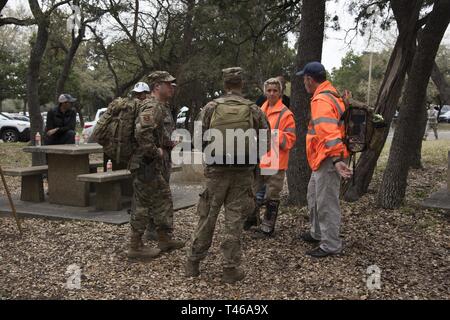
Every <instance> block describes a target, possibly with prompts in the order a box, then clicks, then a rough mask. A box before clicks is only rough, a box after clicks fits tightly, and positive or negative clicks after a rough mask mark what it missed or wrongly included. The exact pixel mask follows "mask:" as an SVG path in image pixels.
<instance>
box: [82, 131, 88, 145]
mask: <svg viewBox="0 0 450 320" xmlns="http://www.w3.org/2000/svg"><path fill="white" fill-rule="evenodd" d="M87 143H88V135H87V134H86V133H85V134H83V144H87Z"/></svg>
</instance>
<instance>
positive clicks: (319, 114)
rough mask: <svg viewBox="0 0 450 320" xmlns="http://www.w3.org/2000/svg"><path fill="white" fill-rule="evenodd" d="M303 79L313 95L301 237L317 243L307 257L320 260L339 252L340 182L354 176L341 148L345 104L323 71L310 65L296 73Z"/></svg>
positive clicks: (315, 64)
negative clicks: (306, 225)
mask: <svg viewBox="0 0 450 320" xmlns="http://www.w3.org/2000/svg"><path fill="white" fill-rule="evenodd" d="M297 75H298V76H302V77H303V82H304V84H305V88H306V91H307V92H308V93H310V94H312V95H313V97H312V100H311V121H310V123H309V127H308V134H307V136H306V155H307V158H308V163H309V166H310V167H311V169H312V171H313V172H312V175H311V179H310V181H309V184H308V196H307V198H308V209H309V212H310V222H311V230H310V231H308V232H305V233H303V234H301V235H300V238H301V239H302V240H304V241H307V242H310V243H320V245H319V246H318V247H317V248H315V249H314V250H311V251H308V252H307V254H308V255H310V256H312V257H316V258H322V257H326V256H329V255H333V254H338V253H340V252H341V251H342V241H341V239H340V237H339V230H340V225H341V211H340V207H339V193H340V178H341V177H342V178H344V179H349V178H351V176H352V174H353V172H352V170H351V169H350V168H349V167H348V165H347V164H346V159H347V158H348V155H349V153H348V150H347V147H346V146H345V144H344V140H343V139H344V135H345V129H344V123H343V121H341V116H342V114H343V113H344V112H345V104H344V101H343V100H342V99H341V98H340V96H339V95H338V93H337V90H336V89H335V88H334V87H333V85H332V84H331V83H330V82H329V81H327V78H326V71H325V67H324V66H323V65H322V64H321V63H319V62H310V63H308V64H307V65H306V66H305V68H304V69H303V70H302V71H300V72H298V73H297Z"/></svg>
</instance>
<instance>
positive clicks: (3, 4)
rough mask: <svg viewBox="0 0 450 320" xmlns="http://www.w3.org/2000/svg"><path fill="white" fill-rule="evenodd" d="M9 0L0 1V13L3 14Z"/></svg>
mask: <svg viewBox="0 0 450 320" xmlns="http://www.w3.org/2000/svg"><path fill="white" fill-rule="evenodd" d="M7 2H8V0H0V12H2V10H3V8H4V7H5V6H6V3H7Z"/></svg>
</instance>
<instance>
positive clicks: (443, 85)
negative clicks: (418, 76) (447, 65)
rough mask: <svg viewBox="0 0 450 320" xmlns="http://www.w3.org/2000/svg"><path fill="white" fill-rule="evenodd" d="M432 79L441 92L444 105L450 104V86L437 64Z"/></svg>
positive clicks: (440, 95)
mask: <svg viewBox="0 0 450 320" xmlns="http://www.w3.org/2000/svg"><path fill="white" fill-rule="evenodd" d="M431 79H432V80H433V82H434V84H435V85H436V87H437V89H438V91H439V97H440V100H441V102H442V104H450V85H449V84H448V83H447V80H446V79H445V77H444V75H443V74H442V72H441V70H439V67H438V65H437V64H436V62H435V63H434V66H433V71H432V72H431Z"/></svg>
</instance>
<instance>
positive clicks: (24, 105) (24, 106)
mask: <svg viewBox="0 0 450 320" xmlns="http://www.w3.org/2000/svg"><path fill="white" fill-rule="evenodd" d="M23 115H24V116H26V115H27V99H26V98H25V99H23Z"/></svg>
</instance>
